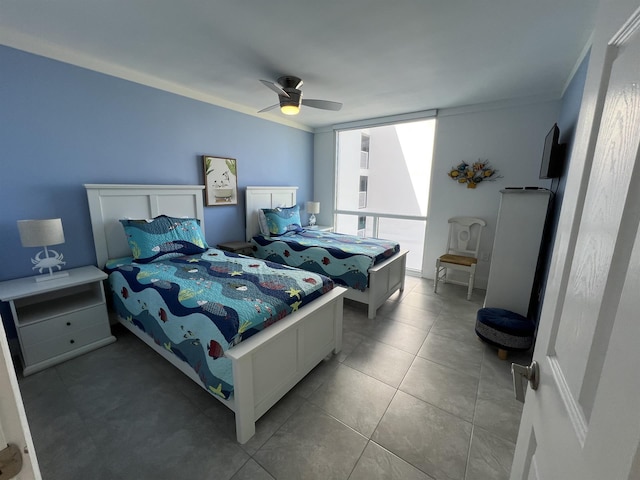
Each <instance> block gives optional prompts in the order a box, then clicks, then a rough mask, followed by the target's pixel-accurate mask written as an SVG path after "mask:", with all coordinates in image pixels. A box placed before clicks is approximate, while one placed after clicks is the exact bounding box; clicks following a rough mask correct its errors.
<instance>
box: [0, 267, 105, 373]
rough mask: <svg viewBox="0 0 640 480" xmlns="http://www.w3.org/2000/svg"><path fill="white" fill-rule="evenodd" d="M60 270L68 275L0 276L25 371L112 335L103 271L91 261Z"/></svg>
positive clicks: (95, 345)
mask: <svg viewBox="0 0 640 480" xmlns="http://www.w3.org/2000/svg"><path fill="white" fill-rule="evenodd" d="M65 271H66V272H68V273H69V276H68V277H61V278H57V279H53V280H46V281H43V282H36V281H35V278H34V277H25V278H18V279H15V280H7V281H6V282H0V300H2V301H3V302H9V305H10V307H11V313H12V314H13V322H14V324H15V326H16V330H17V331H18V339H19V340H20V355H21V359H22V365H23V367H24V369H23V374H24V375H25V376H26V375H31V374H32V373H36V372H39V371H40V370H44V369H45V368H47V367H50V366H52V365H55V364H58V363H61V362H64V361H65V360H69V359H70V358H73V357H77V356H78V355H82V354H83V353H86V352H89V351H91V350H95V349H96V348H99V347H102V346H104V345H108V344H110V343H113V342H115V341H116V337H114V336H113V335H112V334H111V328H110V325H109V316H108V313H107V304H106V301H105V296H104V288H103V285H102V281H103V280H105V279H106V278H107V274H106V273H104V272H103V271H102V270H100V269H99V268H97V267H94V266H92V265H89V266H87V267H80V268H72V269H69V270H65Z"/></svg>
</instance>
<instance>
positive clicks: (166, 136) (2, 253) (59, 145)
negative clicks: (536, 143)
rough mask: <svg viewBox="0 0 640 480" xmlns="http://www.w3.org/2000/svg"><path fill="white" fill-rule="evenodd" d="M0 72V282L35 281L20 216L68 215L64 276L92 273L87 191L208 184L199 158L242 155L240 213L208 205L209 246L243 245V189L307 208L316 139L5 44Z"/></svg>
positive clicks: (4, 311) (5, 311)
mask: <svg viewBox="0 0 640 480" xmlns="http://www.w3.org/2000/svg"><path fill="white" fill-rule="evenodd" d="M212 68H214V67H212ZM0 72H1V74H0V146H1V150H0V158H1V163H0V212H1V213H0V265H2V268H0V281H1V280H8V279H12V278H18V277H24V276H30V275H33V274H34V272H33V271H32V268H31V267H32V264H31V261H30V258H32V257H33V256H34V255H35V254H36V253H37V251H38V250H39V249H36V248H23V247H22V246H21V244H20V237H19V235H18V230H17V227H16V221H17V220H20V219H29V218H53V217H60V218H62V223H63V226H64V232H65V239H66V242H65V243H64V244H63V245H57V246H55V247H54V248H55V250H56V251H58V252H60V253H62V254H63V255H64V258H65V261H66V262H67V264H66V266H65V268H73V267H78V266H82V265H88V264H95V262H96V257H95V253H94V246H93V236H92V234H91V224H90V220H89V208H88V205H87V196H86V193H85V189H84V187H83V184H85V183H140V184H199V185H203V184H204V168H203V165H202V160H201V157H200V156H201V155H203V154H208V155H216V156H222V157H231V158H235V159H236V160H237V162H238V170H237V171H238V189H239V192H238V193H239V197H240V198H239V203H238V205H229V206H216V207H205V225H206V232H205V233H206V238H207V241H208V242H209V243H210V244H211V245H216V244H217V243H220V242H224V241H230V240H243V239H244V235H245V227H244V223H245V221H244V187H246V186H247V185H297V186H298V187H299V190H298V201H299V202H300V203H302V202H304V201H306V200H311V196H312V195H311V194H312V189H313V134H312V133H309V132H305V131H302V130H298V129H295V128H291V127H286V126H283V125H280V124H276V123H273V122H269V121H266V120H262V119H260V118H257V117H253V116H250V115H245V114H242V113H238V112H234V111H231V110H227V109H225V108H221V107H217V106H214V105H210V104H207V103H204V102H199V101H196V100H192V99H189V98H185V97H181V96H179V95H175V94H171V93H167V92H164V91H161V90H157V89H154V88H150V87H145V86H142V85H139V84H136V83H133V82H129V81H126V80H121V79H118V78H115V77H111V76H109V75H104V74H101V73H96V72H93V71H90V70H86V69H83V68H79V67H75V66H72V65H68V64H65V63H62V62H58V61H55V60H50V59H47V58H43V57H39V56H36V55H32V54H29V53H25V52H22V51H19V50H15V49H12V48H8V47H3V46H0ZM0 314H1V315H2V318H3V323H4V324H5V328H6V330H7V334H8V336H10V337H15V329H14V328H13V324H12V322H11V320H10V318H11V317H10V315H11V314H10V311H9V308H8V305H7V304H6V303H0Z"/></svg>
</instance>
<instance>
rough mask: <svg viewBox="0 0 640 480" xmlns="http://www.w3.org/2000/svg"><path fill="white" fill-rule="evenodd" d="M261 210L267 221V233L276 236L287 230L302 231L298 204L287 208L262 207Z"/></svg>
mask: <svg viewBox="0 0 640 480" xmlns="http://www.w3.org/2000/svg"><path fill="white" fill-rule="evenodd" d="M262 211H263V212H264V217H265V219H266V222H267V228H268V230H269V235H271V236H278V235H284V234H285V233H287V232H300V231H302V222H301V221H300V207H299V206H298V205H294V206H293V207H288V208H280V207H278V208H263V209H262Z"/></svg>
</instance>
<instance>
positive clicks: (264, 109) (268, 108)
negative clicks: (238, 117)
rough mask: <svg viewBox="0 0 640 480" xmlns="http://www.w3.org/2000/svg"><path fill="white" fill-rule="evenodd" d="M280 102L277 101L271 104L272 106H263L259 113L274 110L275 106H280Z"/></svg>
mask: <svg viewBox="0 0 640 480" xmlns="http://www.w3.org/2000/svg"><path fill="white" fill-rule="evenodd" d="M279 106H280V104H279V103H276V104H275V105H271V106H270V107H267V108H263V109H262V110H260V111H259V112H258V113H263V112H268V111H269V110H273V109H274V108H277V107H279Z"/></svg>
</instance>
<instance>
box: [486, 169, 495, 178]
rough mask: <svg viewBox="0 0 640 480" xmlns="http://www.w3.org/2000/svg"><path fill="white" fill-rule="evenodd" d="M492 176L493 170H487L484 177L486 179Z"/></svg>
mask: <svg viewBox="0 0 640 480" xmlns="http://www.w3.org/2000/svg"><path fill="white" fill-rule="evenodd" d="M491 175H493V170H485V171H484V176H485V177H490V176H491Z"/></svg>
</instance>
